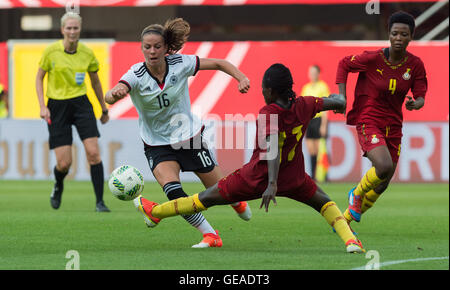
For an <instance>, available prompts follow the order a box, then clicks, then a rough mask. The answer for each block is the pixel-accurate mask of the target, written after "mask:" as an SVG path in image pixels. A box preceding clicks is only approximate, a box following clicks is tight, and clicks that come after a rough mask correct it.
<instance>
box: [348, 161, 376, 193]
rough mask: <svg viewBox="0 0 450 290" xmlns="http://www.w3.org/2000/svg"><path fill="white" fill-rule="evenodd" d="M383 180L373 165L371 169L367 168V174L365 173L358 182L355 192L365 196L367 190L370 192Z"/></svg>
mask: <svg viewBox="0 0 450 290" xmlns="http://www.w3.org/2000/svg"><path fill="white" fill-rule="evenodd" d="M382 181H383V179H380V178H379V177H378V176H377V174H376V172H375V167H372V168H370V169H369V170H367V172H366V174H364V176H363V178H362V179H361V181H360V182H359V183H358V185H357V186H356V188H355V190H354V191H353V193H354V194H355V195H361V196H364V194H365V193H366V192H369V191H370V190H372V189H374V188H375V187H377V186H378V185H379V184H380V183H381V182H382Z"/></svg>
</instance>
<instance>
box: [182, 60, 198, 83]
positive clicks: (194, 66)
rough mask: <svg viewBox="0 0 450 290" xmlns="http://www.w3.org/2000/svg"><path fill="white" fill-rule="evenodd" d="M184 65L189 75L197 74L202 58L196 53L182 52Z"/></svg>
mask: <svg viewBox="0 0 450 290" xmlns="http://www.w3.org/2000/svg"><path fill="white" fill-rule="evenodd" d="M182 57H183V65H184V69H185V71H186V75H187V76H188V77H190V76H195V75H196V74H197V72H198V70H199V68H200V58H199V57H198V56H196V55H186V54H182Z"/></svg>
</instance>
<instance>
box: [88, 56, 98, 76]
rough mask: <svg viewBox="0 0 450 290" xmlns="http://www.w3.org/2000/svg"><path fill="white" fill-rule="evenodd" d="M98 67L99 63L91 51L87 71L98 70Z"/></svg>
mask: <svg viewBox="0 0 450 290" xmlns="http://www.w3.org/2000/svg"><path fill="white" fill-rule="evenodd" d="M99 69H100V63H99V62H98V59H97V58H96V57H95V54H94V53H92V58H91V61H90V63H89V66H88V69H87V71H88V72H98V70H99Z"/></svg>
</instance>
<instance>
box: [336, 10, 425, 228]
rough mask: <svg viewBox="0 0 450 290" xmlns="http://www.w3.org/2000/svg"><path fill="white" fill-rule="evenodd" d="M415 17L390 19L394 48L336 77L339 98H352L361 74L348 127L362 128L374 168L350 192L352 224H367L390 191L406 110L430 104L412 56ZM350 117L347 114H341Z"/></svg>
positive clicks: (362, 58)
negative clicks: (351, 84) (349, 85)
mask: <svg viewBox="0 0 450 290" xmlns="http://www.w3.org/2000/svg"><path fill="white" fill-rule="evenodd" d="M414 28H415V21H414V17H413V16H411V15H410V14H408V13H405V12H396V13H394V14H392V15H391V17H390V18H389V41H390V43H391V46H390V47H389V48H382V49H378V50H375V51H365V52H363V53H362V54H359V55H352V56H347V57H344V58H343V59H342V60H341V61H340V62H339V66H338V69H337V74H336V83H337V84H338V86H339V93H340V94H342V95H344V96H346V82H347V74H348V73H349V72H353V73H355V72H359V76H358V80H357V83H356V87H355V99H354V102H353V107H352V109H351V110H350V111H349V112H348V114H347V124H349V125H352V126H356V131H357V134H358V139H359V143H360V145H361V149H362V151H363V152H364V156H365V157H367V158H369V160H370V161H371V162H372V168H370V169H369V170H368V171H367V172H366V174H365V175H364V176H363V178H362V179H361V181H360V182H359V184H358V185H357V186H356V187H355V188H352V189H351V190H350V192H349V206H348V208H347V210H346V211H345V212H344V216H345V218H346V219H347V220H348V222H351V221H352V220H355V221H357V222H359V221H360V220H361V214H362V213H364V212H365V211H366V210H368V209H369V208H371V207H372V206H373V204H374V202H375V201H376V200H377V199H378V197H379V196H380V195H381V194H382V193H383V192H384V191H385V190H386V188H387V187H388V185H389V182H390V180H391V178H392V176H393V174H394V172H395V169H396V167H397V162H398V159H399V156H400V151H401V139H402V122H403V114H402V106H403V102H404V100H405V97H406V94H407V93H408V91H409V90H411V92H412V95H413V98H411V97H409V96H408V97H407V98H408V100H407V101H406V103H405V107H406V109H407V110H410V111H411V110H419V109H420V108H422V107H423V105H424V103H425V93H426V91H427V78H426V73H425V67H424V65H423V62H422V61H421V59H420V58H419V57H417V56H415V55H413V54H411V53H410V52H408V51H407V50H406V48H407V47H408V44H409V42H410V41H411V40H412V38H413V35H414ZM341 112H345V111H341Z"/></svg>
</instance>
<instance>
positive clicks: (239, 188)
mask: <svg viewBox="0 0 450 290" xmlns="http://www.w3.org/2000/svg"><path fill="white" fill-rule="evenodd" d="M266 186H267V184H265V185H262V186H260V187H259V188H254V187H251V186H249V184H248V182H246V181H245V180H244V178H242V175H241V174H240V169H238V170H236V171H234V172H233V173H231V174H230V175H228V176H226V177H224V178H222V179H221V180H219V184H218V187H219V193H220V195H222V197H223V198H224V199H226V200H228V201H230V202H238V201H246V200H253V199H258V198H261V195H262V194H263V193H264V190H265V189H266ZM316 191H317V185H316V183H315V182H314V181H313V180H312V178H311V177H309V175H307V174H305V181H304V182H303V183H302V185H300V186H298V187H295V188H292V189H289V190H286V191H278V192H277V196H283V197H288V198H291V199H294V200H296V201H299V202H306V201H308V200H309V199H310V198H311V197H312V196H313V195H314V194H315V193H316Z"/></svg>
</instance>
